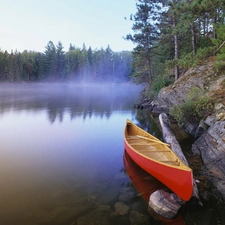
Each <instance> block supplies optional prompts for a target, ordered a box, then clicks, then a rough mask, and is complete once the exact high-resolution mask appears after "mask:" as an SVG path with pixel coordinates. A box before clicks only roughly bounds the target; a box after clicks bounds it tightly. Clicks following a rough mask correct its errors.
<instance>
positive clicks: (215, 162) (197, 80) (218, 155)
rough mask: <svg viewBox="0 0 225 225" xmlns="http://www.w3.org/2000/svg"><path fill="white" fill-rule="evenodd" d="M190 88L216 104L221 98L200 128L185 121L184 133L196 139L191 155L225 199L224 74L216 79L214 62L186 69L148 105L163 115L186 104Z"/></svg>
mask: <svg viewBox="0 0 225 225" xmlns="http://www.w3.org/2000/svg"><path fill="white" fill-rule="evenodd" d="M193 88H199V89H200V90H202V91H204V92H205V93H207V95H208V96H210V97H213V98H214V99H215V102H216V101H217V100H218V99H217V96H218V95H220V98H219V99H220V101H219V104H217V105H216V106H215V109H214V112H213V114H212V115H210V116H208V117H207V118H206V119H204V120H202V121H201V122H200V123H199V124H193V123H192V121H188V122H187V123H186V124H185V126H184V129H185V131H186V132H187V133H188V134H190V135H191V136H193V137H195V138H198V139H197V140H196V142H195V143H194V145H193V147H192V151H193V153H194V154H198V155H200V156H201V157H202V160H203V162H204V164H205V166H206V168H207V169H208V171H209V179H210V180H211V181H212V183H213V184H214V186H215V187H216V189H217V191H218V192H219V193H221V194H222V196H223V198H224V199H225V183H224V180H225V99H224V98H223V97H222V98H221V96H223V94H221V93H224V92H225V91H224V89H225V74H223V75H220V76H219V75H217V74H216V72H215V71H214V69H213V62H211V61H209V62H207V63H206V64H205V65H202V66H198V67H195V68H192V69H189V70H188V71H187V72H186V73H185V74H184V75H183V76H182V77H181V78H180V79H178V80H177V81H176V82H175V83H174V84H173V85H170V86H168V87H166V88H163V89H162V90H161V91H160V93H159V95H158V98H157V99H156V100H154V101H152V102H151V109H152V112H153V113H161V112H166V113H169V110H170V108H171V107H173V106H174V105H180V104H182V103H184V102H185V101H186V100H187V95H188V93H189V92H190V90H191V89H193Z"/></svg>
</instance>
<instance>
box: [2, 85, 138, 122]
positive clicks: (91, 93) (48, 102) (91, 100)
mask: <svg viewBox="0 0 225 225" xmlns="http://www.w3.org/2000/svg"><path fill="white" fill-rule="evenodd" d="M138 91H139V89H138V88H137V87H136V86H133V85H128V84H126V85H118V86H112V85H109V84H108V85H93V86H91V85H89V86H85V85H83V86H81V85H80V86H79V85H67V84H61V85H52V84H50V85H47V84H42V85H41V84H36V85H16V86H11V85H9V86H3V88H2V89H1V90H0V109H1V111H0V113H1V114H3V113H6V112H8V111H9V110H13V111H22V110H26V111H34V112H35V111H43V110H45V111H47V114H48V118H49V121H50V122H51V123H54V121H56V120H59V121H63V117H64V115H65V113H69V115H70V118H71V119H75V118H76V117H82V118H83V119H84V120H85V119H86V118H91V117H92V116H93V115H94V116H99V117H108V118H109V117H110V116H111V114H112V112H114V111H127V110H129V111H130V110H133V112H135V111H136V110H135V109H133V104H134V103H135V101H137V100H136V99H137V97H138Z"/></svg>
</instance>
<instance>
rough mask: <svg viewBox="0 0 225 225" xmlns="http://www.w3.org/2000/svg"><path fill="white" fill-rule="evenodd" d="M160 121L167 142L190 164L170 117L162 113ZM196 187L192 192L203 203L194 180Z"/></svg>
mask: <svg viewBox="0 0 225 225" xmlns="http://www.w3.org/2000/svg"><path fill="white" fill-rule="evenodd" d="M159 122H160V125H161V127H162V133H163V139H164V141H165V142H166V143H168V144H170V148H171V149H172V150H173V151H174V152H175V153H176V154H177V155H178V156H179V157H180V159H181V160H182V161H183V162H184V163H185V164H186V165H187V166H189V164H188V161H187V159H186V157H185V156H184V154H183V151H182V149H181V147H180V145H179V143H178V141H177V139H176V137H175V135H174V133H173V131H172V128H171V124H170V121H169V119H168V116H167V115H166V114H165V113H161V114H160V115H159ZM193 185H194V188H193V193H192V196H193V197H195V198H196V199H197V200H198V203H199V204H200V205H202V202H201V200H200V198H199V192H198V187H197V184H196V182H195V180H194V183H193Z"/></svg>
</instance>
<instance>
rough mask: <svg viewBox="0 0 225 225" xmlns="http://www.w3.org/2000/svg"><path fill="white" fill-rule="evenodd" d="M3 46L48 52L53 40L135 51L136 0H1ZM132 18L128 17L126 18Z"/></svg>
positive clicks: (3, 48) (20, 49)
mask: <svg viewBox="0 0 225 225" xmlns="http://www.w3.org/2000/svg"><path fill="white" fill-rule="evenodd" d="M0 6H1V7H0V49H1V50H2V51H5V50H7V51H8V52H11V50H13V51H15V50H17V51H19V52H22V51H24V50H28V51H38V52H44V51H45V46H46V45H47V43H48V42H49V41H52V42H53V43H54V44H55V45H57V43H58V41H61V42H62V44H63V47H64V50H65V51H68V49H69V45H70V43H71V44H73V45H75V47H82V45H83V43H85V45H86V47H87V48H88V47H89V46H91V47H92V49H93V50H94V49H100V48H104V49H106V48H107V46H108V45H109V46H110V48H111V49H112V50H113V51H116V52H117V51H122V50H132V48H133V47H134V45H133V43H132V42H131V41H127V40H124V39H123V37H124V36H126V35H127V34H129V33H131V34H132V29H131V28H132V21H130V20H129V17H130V14H135V13H136V1H135V0H0ZM125 17H127V18H128V19H127V20H125V19H124V18H125Z"/></svg>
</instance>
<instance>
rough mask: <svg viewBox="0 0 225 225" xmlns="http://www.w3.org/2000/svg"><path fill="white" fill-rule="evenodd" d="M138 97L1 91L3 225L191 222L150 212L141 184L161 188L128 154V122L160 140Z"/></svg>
mask: <svg viewBox="0 0 225 225" xmlns="http://www.w3.org/2000/svg"><path fill="white" fill-rule="evenodd" d="M139 91H140V87H137V86H134V85H130V84H124V85H122V84H121V85H116V86H115V85H111V84H110V85H86V84H82V85H75V84H54V85H49V84H33V85H32V84H29V85H28V84H18V85H6V84H5V85H1V86H0V128H1V135H0V144H1V151H0V178H1V185H0V208H1V210H0V225H91V224H92V225H114V224H123V225H129V224H131V225H138V224H185V223H184V220H183V219H177V220H175V221H173V223H171V222H168V221H164V222H160V221H157V220H156V219H154V217H153V216H151V215H150V214H149V213H148V211H147V203H146V201H145V200H144V198H145V197H144V196H143V193H142V195H141V194H140V193H139V192H138V191H142V190H137V189H138V187H139V185H138V183H139V182H140V179H139V178H140V177H141V178H142V181H144V183H146V182H147V184H146V185H148V186H149V185H150V186H151V184H152V186H151V188H150V189H149V192H151V191H154V190H155V189H157V188H159V187H160V185H161V184H160V183H159V182H157V181H156V180H154V178H152V177H150V176H148V175H147V174H144V175H143V171H142V170H140V168H137V167H136V166H135V165H134V164H132V162H131V161H130V159H129V158H127V156H126V155H125V154H124V144H123V130H124V126H125V122H126V119H127V118H128V119H130V120H132V121H134V122H135V123H136V124H138V125H139V126H141V127H142V128H144V129H145V130H147V131H149V132H151V133H153V134H154V135H155V136H157V137H159V138H161V133H160V131H159V130H158V128H157V126H156V125H155V124H154V122H153V121H152V120H151V117H150V116H148V114H147V113H146V111H140V110H136V109H134V108H133V104H135V103H137V102H138V93H139ZM132 165H133V166H132ZM138 173H140V174H141V175H137V174H138ZM135 176H136V178H138V179H136V181H135V180H133V178H134V177H135ZM132 181H133V182H137V183H136V184H135V183H132ZM135 187H136V188H137V189H136V188H135ZM142 187H143V186H142ZM193 224H194V223H193ZM196 224H197V223H196Z"/></svg>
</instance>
